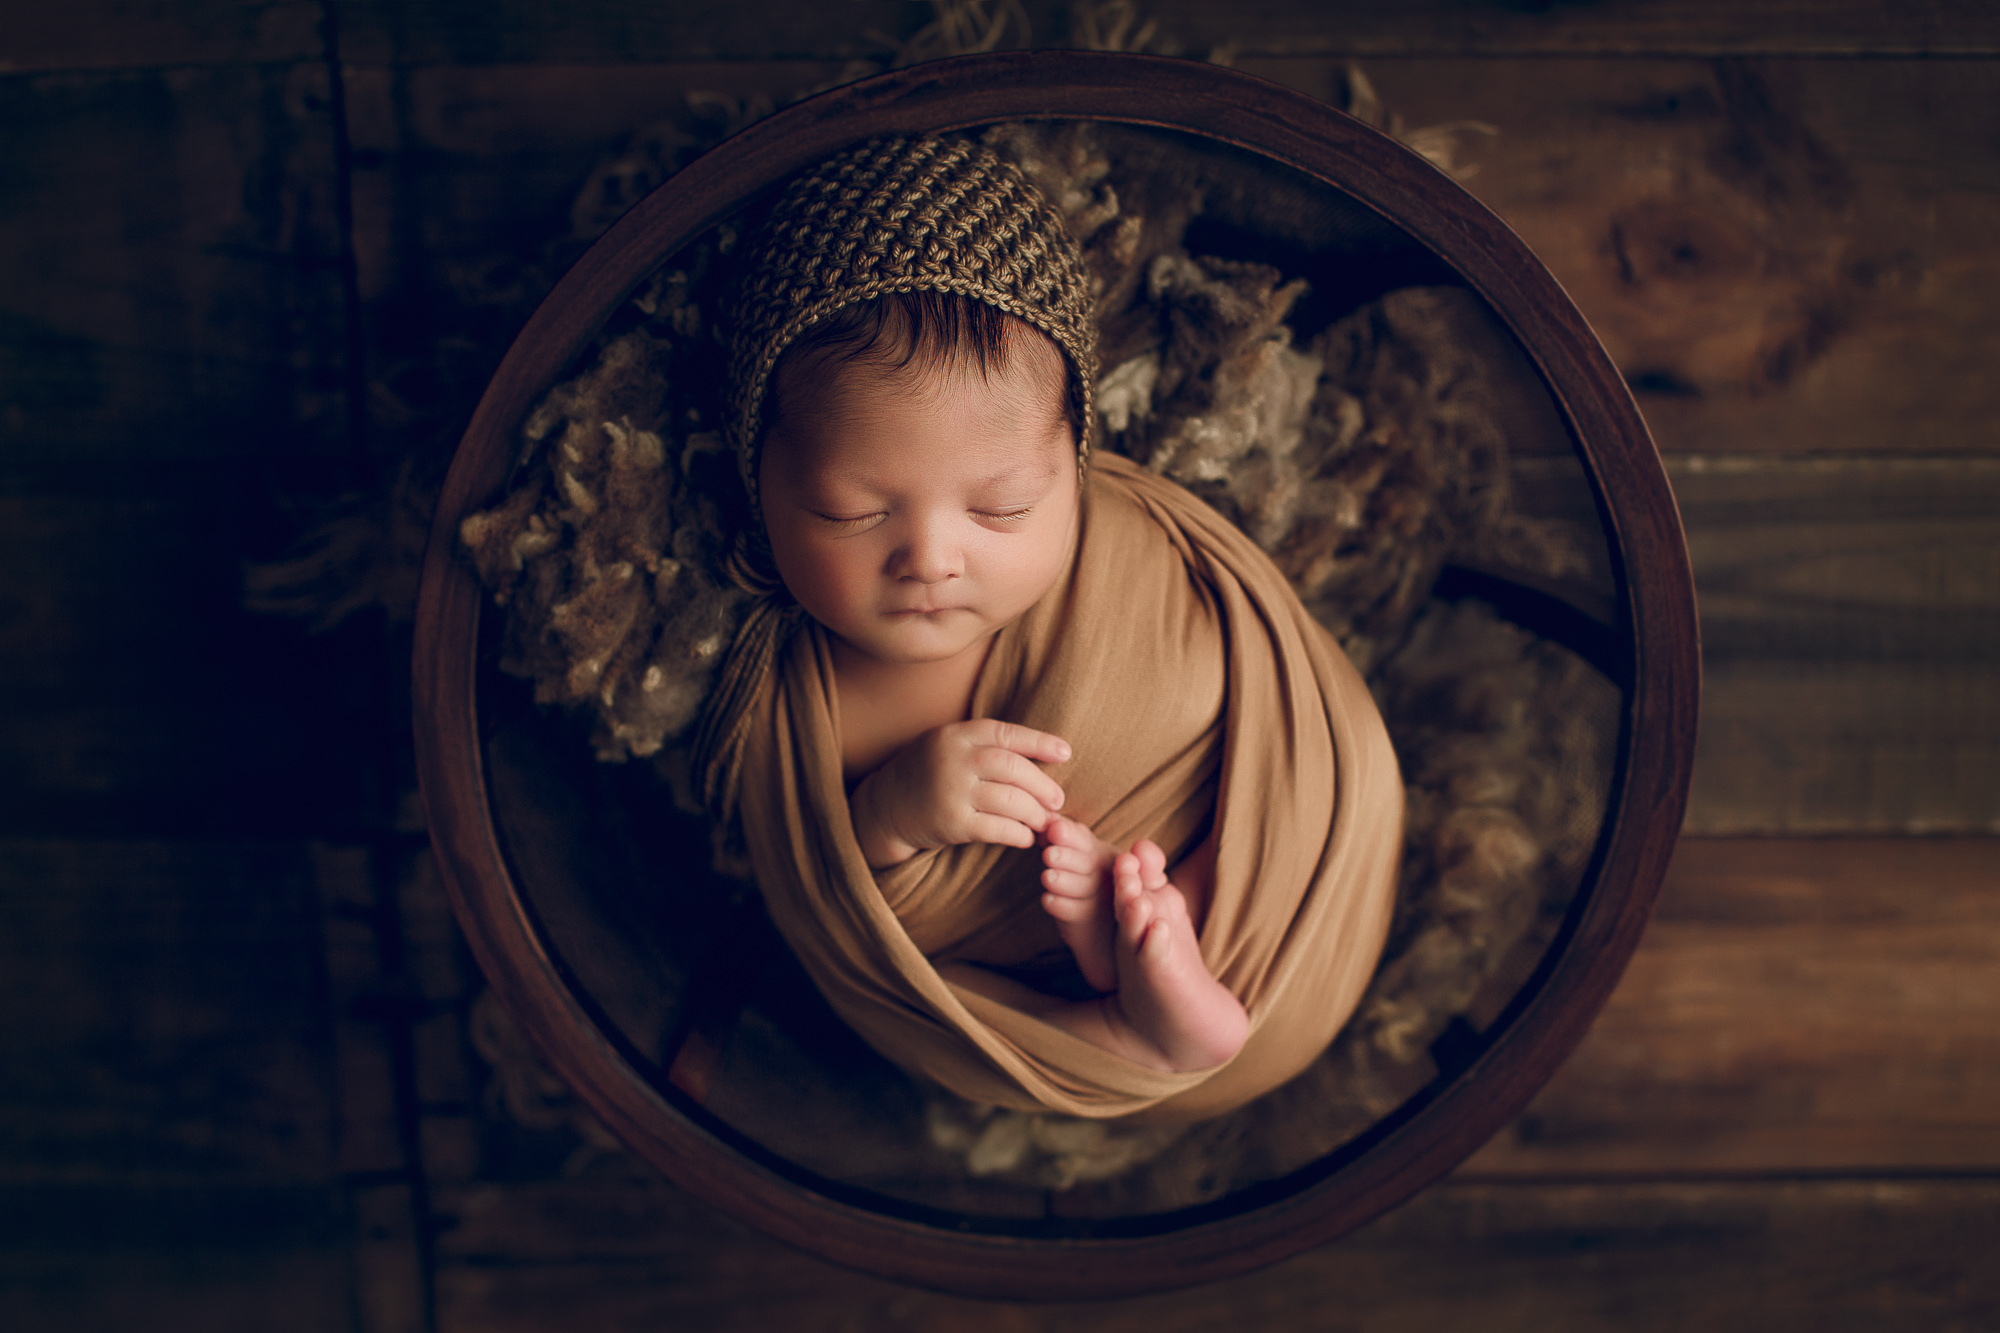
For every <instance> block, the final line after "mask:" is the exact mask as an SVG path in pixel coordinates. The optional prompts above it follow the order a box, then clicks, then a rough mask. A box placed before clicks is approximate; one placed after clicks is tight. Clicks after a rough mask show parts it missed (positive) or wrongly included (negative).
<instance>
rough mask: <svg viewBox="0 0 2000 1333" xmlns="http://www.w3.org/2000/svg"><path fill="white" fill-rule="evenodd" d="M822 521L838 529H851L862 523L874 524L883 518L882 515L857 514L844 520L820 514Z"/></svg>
mask: <svg viewBox="0 0 2000 1333" xmlns="http://www.w3.org/2000/svg"><path fill="white" fill-rule="evenodd" d="M816 516H817V517H818V518H819V519H820V521H822V522H824V523H827V524H830V525H831V526H833V527H836V528H851V527H854V526H855V525H856V524H860V523H872V522H873V521H875V520H876V519H878V518H880V517H882V516H881V515H880V514H856V515H855V516H854V517H852V518H842V517H840V516H839V515H838V514H818V515H816Z"/></svg>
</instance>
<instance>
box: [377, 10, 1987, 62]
mask: <svg viewBox="0 0 2000 1333" xmlns="http://www.w3.org/2000/svg"><path fill="white" fill-rule="evenodd" d="M1002 8H1003V7H1002V6H1000V5H997V4H992V5H988V6H986V7H985V12H986V13H988V14H991V13H994V12H996V11H999V10H1001V9H1002ZM1080 8H1082V6H1080V5H1075V4H1065V3H1062V2H1061V0H1023V3H1022V4H1021V5H1020V6H1019V11H1020V13H1021V14H1022V16H1023V17H1024V18H1025V19H1026V21H1027V22H1026V28H1027V32H1026V34H1025V36H1024V35H1022V34H1021V33H1020V31H1019V29H1018V28H1017V27H1015V26H1009V27H1008V28H1007V29H1006V30H1005V31H1004V34H1003V38H1002V45H1003V46H1017V45H1025V44H1033V45H1041V46H1047V45H1064V44H1068V43H1072V42H1078V41H1079V40H1082V39H1083V32H1084V29H1082V28H1081V27H1079V26H1078V24H1077V22H1076V11H1077V10H1078V9H1080ZM1107 8H1109V7H1107ZM1134 9H1135V10H1136V12H1137V16H1138V19H1139V22H1134V23H1132V24H1131V25H1130V26H1129V27H1128V29H1127V32H1128V33H1129V34H1136V33H1137V32H1138V31H1139V29H1140V27H1141V24H1142V23H1143V22H1146V21H1150V22H1151V24H1152V32H1151V33H1150V34H1149V35H1148V38H1147V47H1148V49H1151V50H1156V51H1161V52H1164V53H1167V54H1176V55H1193V56H1205V55H1207V54H1208V53H1209V52H1211V51H1215V50H1218V49H1223V50H1235V51H1238V52H1240V53H1242V54H1245V55H1257V56H1265V55H1341V56H1347V55H1364V56H1413V55H1414V56H1430V57H1436V56H1458V55H1632V54H1687V55H1702V56H1707V55H1745V54H1752V53H1791V54H1806V55H1820V56H1824V55H1851V54H1859V53H1869V54H1888V53H1896V54H1908V55H1936V54H1947V53H1954V52H1957V53H1989V52H1993V51H1996V50H2000V21H1996V17H1995V15H1994V13H1993V11H1992V10H1991V8H1990V7H1988V6H1985V5H1982V4H1980V3H1978V0H1917V2H1916V3H1912V4H1910V5H1908V6H1905V7H1902V8H1899V9H1897V10H1895V11H1888V10H1884V9H1883V8H1881V7H1880V6H1877V5H1874V4H1870V3H1868V2H1867V0H1754V2H1753V3H1744V4H1733V5H1732V4H1728V3H1724V0H1606V2H1603V3H1597V4H1592V5H1588V6H1562V7H1560V8H1556V9H1553V10H1552V9H1550V8H1549V7H1547V6H1535V5H1524V4H1520V3H1510V0H1408V2H1407V3H1404V4H1399V5H1388V6H1385V5H1367V4H1361V3H1358V0H1332V2H1331V3H1328V2H1326V0H1322V2H1320V3H1314V2H1313V0H1246V2H1245V3H1238V4H1231V5H1220V4H1217V3H1215V0H1142V3H1139V4H1137V5H1135V6H1134ZM340 15H341V22H342V28H343V35H342V47H343V51H344V53H345V54H346V56H347V57H348V58H349V59H357V60H365V61H370V62H378V61H379V62H397V63H407V64H500V63H509V62H533V61H538V60H551V61H563V62H574V63H604V64H615V63H620V62H623V61H628V60H630V61H663V60H673V59H695V60H741V61H755V60H774V59H796V58H808V59H821V60H828V59H831V60H855V59H868V58H874V57H876V56H878V55H879V54H880V52H881V51H882V50H883V48H884V47H885V46H886V45H887V44H888V43H887V40H885V38H886V39H907V38H908V37H909V36H910V35H911V34H913V33H914V32H916V31H917V30H918V29H919V28H920V27H921V26H922V25H923V24H925V23H926V22H928V21H930V19H931V17H932V13H931V10H930V9H929V8H928V7H925V6H916V5H909V4H898V3H896V0H850V2H849V3H846V4H840V5H826V4H813V3H810V2H809V0H764V2H763V3H759V4H735V5H726V4H714V3H709V4H679V5H657V4H647V3H645V2H644V0H577V2H576V3H572V4H568V5H564V6H561V7H559V8H558V7H552V6H547V5H537V4H534V3H531V0H506V2H505V3H499V4H487V5H476V6H471V5H465V4H463V3H458V2H456V0H421V2H420V3H404V2H402V0H359V2H358V3H347V4H343V5H341V6H340ZM1112 17H1115V14H1114V15H1112ZM876 34H882V35H884V37H883V38H878V37H877V36H876ZM1128 40H1129V38H1128Z"/></svg>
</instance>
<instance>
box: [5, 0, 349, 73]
mask: <svg viewBox="0 0 2000 1333" xmlns="http://www.w3.org/2000/svg"><path fill="white" fill-rule="evenodd" d="M325 11H326V7H325V5H324V4H322V3H321V2H320V0H200V3H198V4H188V3H184V2H181V3H176V0H86V2H85V3H80V4H66V5H9V6H7V7H6V9H4V10H0V75H4V74H15V73H26V72H34V71H43V70H102V69H130V68H159V67H162V66H187V65H226V64H278V63H283V62H287V61H293V60H313V59H317V58H319V57H320V56H321V55H323V54H324V51H325V43H324V41H323V37H322V31H321V26H320V25H321V21H322V19H323V18H324V16H325Z"/></svg>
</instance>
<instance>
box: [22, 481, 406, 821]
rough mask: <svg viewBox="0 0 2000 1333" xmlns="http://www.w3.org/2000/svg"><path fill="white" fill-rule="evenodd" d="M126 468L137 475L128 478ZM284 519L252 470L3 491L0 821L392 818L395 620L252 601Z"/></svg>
mask: <svg viewBox="0 0 2000 1333" xmlns="http://www.w3.org/2000/svg"><path fill="white" fill-rule="evenodd" d="M110 484H112V485H117V484H118V483H110ZM270 524H271V516H270V512H269V502H268V500H266V499H265V498H264V497H263V496H262V495H261V494H260V492H259V489H258V488H257V487H256V486H255V484H254V483H253V482H249V481H248V480H247V479H245V478H243V477H241V476H240V475H230V474H227V473H225V474H223V475H222V476H220V477H218V476H217V475H215V474H214V473H213V472H205V471H203V470H199V469H190V470H188V471H186V472H183V473H181V474H180V475H178V476H176V477H174V478H173V480H172V481H171V482H169V483H167V484H164V485H160V486H157V487H155V488H153V489H152V490H150V491H148V492H146V493H143V494H130V493H127V494H112V495H108V496H93V495H90V494H88V493H84V494H76V493H70V494H40V495H36V494H0V568H5V569H6V570H8V571H9V573H10V577H9V579H8V580H7V581H6V583H5V585H4V587H0V691H4V693H5V696H6V698H7V700H8V707H7V708H6V709H5V710H4V711H0V831H4V830H14V831H17V832H23V833H43V834H46V833H53V832H58V831H67V832H73V833H78V834H90V835H111V836H134V835H139V834H153V835H179V834H183V833H194V834H210V835H213V834H232V835H250V836H259V835H261V836H270V835H271V834H273V833H276V832H278V831H280V830H285V831H294V832H317V833H320V834H325V833H329V832H339V831H344V832H346V833H348V834H350V835H351V834H352V833H353V832H354V831H355V830H356V829H357V827H360V826H364V825H366V824H368V823H370V822H371V821H377V820H381V819H383V818H385V817H386V816H385V812H384V811H383V807H385V806H386V805H387V804H388V802H387V801H386V800H385V799H384V797H383V794H382V793H381V791H380V787H379V784H380V782H381V781H382V778H383V777H384V773H383V770H382V756H383V754H384V753H385V752H386V750H387V747H388V746H389V745H391V744H393V743H394V741H395V739H396V738H397V736H398V735H399V734H401V733H400V728H398V727H397V726H396V724H395V723H394V722H393V721H392V720H391V719H390V718H389V717H388V716H387V714H386V712H385V708H386V704H385V701H384V697H383V695H382V693H381V690H382V688H383V678H384V667H385V662H384V657H383V647H382V643H381V639H380V630H379V627H378V626H373V625H367V624H356V625H352V626H349V627H348V628H347V629H345V630H342V631H340V632H338V633H335V634H331V635H326V636H321V637H318V638H311V637H309V636H308V635H307V634H306V633H305V632H304V631H303V630H300V629H298V628H296V627H294V626H291V625H288V624H285V623H283V622H281V621H278V620H275V619H272V618H270V617H262V616H252V615H250V614H248V613H246V612H244V611H243V610H241V609H240V607H239V605H238V602H239V599H240V598H241V596H242V577H243V575H242V561H243V559H244V557H245V555H246V554H248V551H247V550H246V549H245V548H246V546H248V545H249V544H250V543H251V542H252V541H255V540H259V539H262V540H269V539H268V538H263V537H262V534H261V533H259V532H258V528H259V527H263V526H267V525H270Z"/></svg>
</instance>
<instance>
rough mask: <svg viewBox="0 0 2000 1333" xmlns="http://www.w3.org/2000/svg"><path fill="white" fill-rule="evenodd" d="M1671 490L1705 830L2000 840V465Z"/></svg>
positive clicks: (1768, 476) (1694, 462)
mask: <svg viewBox="0 0 2000 1333" xmlns="http://www.w3.org/2000/svg"><path fill="white" fill-rule="evenodd" d="M1670 475H1671V477H1672V480H1673V485H1674V490H1675V495H1676V497H1677V499H1678V500H1679V503H1680V509H1681V516H1682V521H1683V522H1684V524H1685V525H1686V528H1687V532H1688V551H1689V555H1690V556H1691V558H1692V559H1693V561H1694V569H1695V584H1696V589H1697V596H1698V597H1699V600H1700V614H1701V627H1702V655H1703V665H1704V671H1705V679H1704V682H1703V697H1702V719H1701V733H1700V738H1699V742H1698V745H1697V749H1696V760H1695V785H1694V791H1693V793H1692V795H1691V798H1690V802H1689V809H1688V817H1687V823H1686V826H1685V827H1686V828H1687V830H1688V831H1689V832H1694V833H1727V834H1747V833H1807V834H1821V833H1864V832H1910V833H1951V832H1959V833H1981V832H1994V831H2000V783H1995V782H1994V781H1993V775H1994V774H1995V773H2000V673H1996V672H1995V671H1994V669H1993V664H1994V663H1995V662H2000V460H1993V459H1976V458H1967V459H1959V460H1950V459H1931V460H1900V461H1899V460H1896V459H1893V458H1891V459H1874V460H1863V459H1851V458H1850V459H1838V458H1829V459H1820V460H1810V461H1804V460H1801V461H1787V460H1783V459H1770V458H1766V459H1762V460H1759V459H1755V458H1736V459H1708V458H1702V457H1695V458H1688V459H1681V460H1676V461H1675V462H1674V464H1673V465H1672V466H1671V468H1670Z"/></svg>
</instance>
